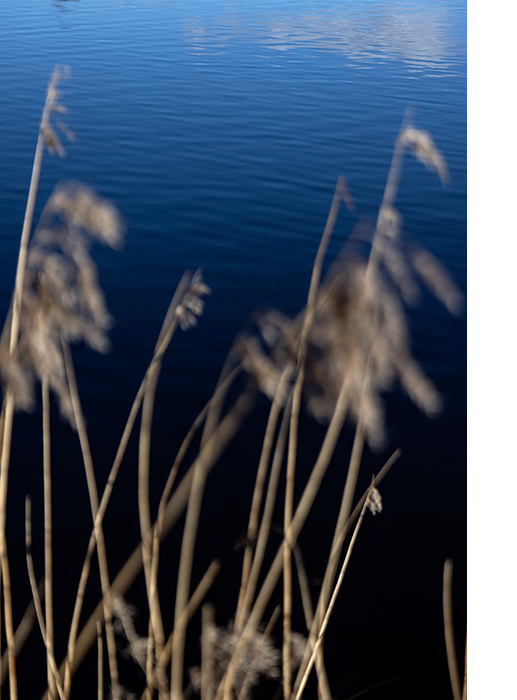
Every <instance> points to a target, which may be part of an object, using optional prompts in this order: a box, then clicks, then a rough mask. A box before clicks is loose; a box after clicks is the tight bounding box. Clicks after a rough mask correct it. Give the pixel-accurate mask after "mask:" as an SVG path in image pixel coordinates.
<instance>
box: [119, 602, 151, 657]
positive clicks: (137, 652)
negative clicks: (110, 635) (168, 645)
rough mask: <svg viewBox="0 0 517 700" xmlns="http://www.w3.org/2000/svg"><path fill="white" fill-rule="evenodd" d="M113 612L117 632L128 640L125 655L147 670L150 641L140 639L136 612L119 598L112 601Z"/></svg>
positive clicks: (144, 638)
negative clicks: (136, 624) (135, 621)
mask: <svg viewBox="0 0 517 700" xmlns="http://www.w3.org/2000/svg"><path fill="white" fill-rule="evenodd" d="M112 612H113V619H114V625H113V626H114V629H115V632H118V633H120V634H124V636H125V638H126V639H127V648H126V649H125V651H124V653H125V654H126V655H127V656H130V657H131V658H132V659H134V660H135V661H136V662H137V663H138V664H140V666H141V667H142V668H143V669H144V670H145V665H146V660H147V647H148V640H147V637H140V635H139V634H138V633H137V631H136V630H135V625H134V623H133V620H134V618H135V616H136V610H135V609H134V608H133V607H132V606H131V605H129V604H128V603H127V602H126V601H125V600H124V598H121V597H120V596H119V597H117V598H114V599H113V600H112Z"/></svg>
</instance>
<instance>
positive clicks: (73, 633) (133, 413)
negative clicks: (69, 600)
mask: <svg viewBox="0 0 517 700" xmlns="http://www.w3.org/2000/svg"><path fill="white" fill-rule="evenodd" d="M186 279H187V276H186V275H184V276H183V277H182V279H181V281H180V285H184V284H185V281H186ZM174 310H175V306H174V307H173V306H172V302H171V305H170V306H169V310H168V311H167V314H166V316H165V319H164V321H163V324H162V328H161V331H160V334H159V337H158V340H157V343H156V346H155V349H154V353H153V357H152V359H151V362H150V364H149V367H148V368H147V371H146V374H145V376H144V379H143V380H142V383H141V384H140V387H139V389H138V392H137V394H136V396H135V399H134V401H133V405H132V407H131V410H130V412H129V416H128V419H127V421H126V425H125V427H124V431H123V433H122V437H121V439H120V443H119V446H118V449H117V453H116V455H115V459H114V461H113V466H112V467H111V471H110V474H109V476H108V480H107V482H106V486H105V487H104V492H103V494H102V500H101V503H100V505H99V510H98V513H97V518H96V521H95V523H94V525H93V530H92V534H91V536H90V541H89V544H88V550H87V553H86V557H85V561H84V564H83V569H82V571H81V576H80V581H79V586H78V590H77V595H76V602H75V606H74V612H73V616H72V624H71V626H70V634H69V637H68V655H67V663H66V670H65V692H66V695H67V698H68V697H69V695H70V690H71V680H72V676H71V666H72V665H73V659H74V654H75V644H76V639H77V633H78V630H79V620H80V617H81V610H82V604H83V600H84V593H85V590H86V584H87V581H88V576H89V573H90V564H91V558H92V556H93V553H94V551H95V528H96V527H98V526H99V525H100V524H102V520H103V518H104V514H105V513H106V509H107V507H108V503H109V499H110V497H111V494H112V492H113V488H114V486H115V481H116V479H117V476H118V472H119V470H120V466H121V464H122V459H123V458H124V455H125V452H126V448H127V445H128V442H129V438H130V436H131V433H132V430H133V426H134V424H135V421H136V417H137V415H138V411H139V410H140V406H141V403H142V398H143V396H144V389H145V385H146V381H147V376H148V372H149V370H150V367H151V366H152V365H153V363H156V362H159V361H160V357H161V356H162V355H163V354H164V353H165V351H166V349H167V342H166V341H167V338H169V334H168V329H169V328H170V326H171V323H172V322H173V321H174Z"/></svg>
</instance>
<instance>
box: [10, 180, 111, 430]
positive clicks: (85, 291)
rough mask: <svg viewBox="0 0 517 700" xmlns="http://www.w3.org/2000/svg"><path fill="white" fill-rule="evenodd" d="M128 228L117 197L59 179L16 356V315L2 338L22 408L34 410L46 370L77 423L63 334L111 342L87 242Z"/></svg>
mask: <svg viewBox="0 0 517 700" xmlns="http://www.w3.org/2000/svg"><path fill="white" fill-rule="evenodd" d="M122 234H123V229H122V222H121V219H120V216H119V214H118V212H117V210H116V209H115V207H113V205H111V204H109V203H108V202H106V201H104V200H103V199H101V198H100V197H98V196H97V195H96V194H95V193H94V192H93V191H92V190H90V189H89V188H87V187H86V186H84V185H80V184H78V183H74V182H73V183H60V184H58V185H57V186H56V188H55V190H54V192H53V193H52V195H51V197H50V199H49V200H48V202H47V204H46V206H45V208H44V210H43V212H42V214H41V218H40V221H39V224H38V226H37V228H36V231H35V233H34V236H33V239H32V241H31V245H30V247H29V252H28V256H27V268H26V272H25V276H24V288H23V293H22V302H21V314H20V337H19V342H18V347H17V351H16V354H15V356H14V357H11V356H10V354H9V333H10V319H8V320H7V323H6V326H5V328H4V333H3V335H2V340H1V342H0V372H1V375H2V379H3V381H4V384H7V385H9V386H10V387H11V389H12V391H13V395H14V400H15V406H16V407H17V408H20V409H23V410H31V408H32V407H33V404H34V398H33V385H34V381H35V380H36V379H38V380H42V379H43V378H44V377H47V378H48V380H49V385H50V388H51V389H52V390H53V391H54V393H55V395H56V397H57V399H58V403H59V407H60V411H61V414H62V416H63V417H64V418H66V419H67V420H68V421H69V422H70V424H71V425H72V426H74V418H73V411H72V404H71V398H70V392H69V390H68V386H67V381H66V372H65V366H64V360H63V355H62V342H63V341H67V342H80V341H83V342H85V343H86V344H87V345H89V346H90V347H91V348H93V349H94V350H97V351H99V352H107V351H108V350H109V347H110V344H109V340H108V336H107V331H108V330H109V328H110V327H111V317H110V315H109V313H108V310H107V308H106V304H105V301H104V295H103V292H102V290H101V288H100V286H99V284H98V281H97V271H96V267H95V264H94V262H93V260H92V259H91V257H90V254H89V248H90V244H91V241H92V240H99V241H101V242H102V243H104V244H106V245H108V246H111V247H115V246H119V245H120V244H121V242H122Z"/></svg>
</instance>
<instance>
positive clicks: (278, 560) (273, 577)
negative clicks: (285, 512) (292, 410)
mask: <svg viewBox="0 0 517 700" xmlns="http://www.w3.org/2000/svg"><path fill="white" fill-rule="evenodd" d="M347 388H348V387H347V384H346V382H343V385H342V387H341V390H340V392H339V396H338V400H337V403H336V408H335V410H334V414H333V416H332V419H331V421H330V424H329V426H328V428H327V432H326V434H325V438H324V440H323V444H322V447H321V449H320V453H319V455H318V458H317V460H316V463H315V465H314V468H313V470H312V473H311V475H310V477H309V480H308V482H307V485H306V486H305V490H304V492H303V495H302V498H301V500H300V502H299V504H298V507H297V509H296V512H295V514H294V517H293V519H292V521H291V525H290V526H289V530H288V532H287V533H285V537H288V541H289V542H291V543H292V544H294V543H295V542H296V539H297V538H298V535H299V533H300V531H301V529H302V527H303V525H304V523H305V520H306V519H307V516H308V514H309V511H310V509H311V508H312V504H313V503H314V499H315V498H316V494H317V492H318V490H319V487H320V485H321V482H322V480H323V477H324V476H325V473H326V471H327V467H328V465H329V462H330V459H331V457H332V455H333V453H334V449H335V447H336V443H337V440H338V437H339V435H340V433H341V429H342V427H343V423H344V420H345V417H346V413H347V409H348V395H347V394H348V391H347ZM282 569H283V544H282V545H281V546H280V549H279V550H278V552H277V554H276V556H275V559H274V561H273V563H272V565H271V567H270V569H269V572H268V574H267V576H266V579H265V581H264V583H263V585H262V588H261V590H260V593H259V595H258V597H257V599H256V601H255V605H254V606H253V609H252V611H251V613H250V616H249V619H248V621H247V623H246V625H245V627H244V629H243V631H242V635H241V637H240V639H239V642H238V643H237V645H236V647H235V650H234V653H233V656H232V660H231V661H230V663H229V665H228V669H227V671H226V674H225V677H224V678H223V679H222V681H221V683H220V685H219V689H218V692H217V698H221V697H223V696H224V700H227V698H229V695H230V691H231V687H232V683H233V676H234V673H235V669H236V666H237V663H238V661H237V660H238V658H239V654H240V653H241V651H242V648H243V647H244V646H245V645H246V644H247V643H248V640H249V639H250V637H251V636H252V635H253V633H254V632H255V630H256V629H257V627H258V625H259V624H260V620H261V618H262V615H263V613H264V610H265V608H266V605H267V603H268V601H269V599H270V597H271V595H272V593H273V590H274V588H275V586H276V584H277V582H278V579H279V577H280V575H281V573H282Z"/></svg>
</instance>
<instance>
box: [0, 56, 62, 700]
mask: <svg viewBox="0 0 517 700" xmlns="http://www.w3.org/2000/svg"><path fill="white" fill-rule="evenodd" d="M64 77H65V74H64V72H63V71H60V70H59V68H57V67H56V68H55V69H54V71H53V73H52V76H51V78H50V81H49V84H48V87H47V92H46V96H45V105H44V107H43V113H42V117H41V121H40V126H39V133H38V140H37V144H36V152H35V154H34V160H33V164H32V173H31V180H30V185H29V193H28V197H27V205H26V208H25V215H24V220H23V226H22V234H21V239H20V247H19V253H18V263H17V267H16V277H15V285H14V294H13V304H12V309H13V312H12V316H11V324H10V340H9V355H10V356H11V357H14V355H15V353H16V349H17V344H18V333H19V327H20V314H21V305H22V294H23V285H24V277H25V268H26V264H27V251H28V246H29V237H30V230H31V227H32V220H33V218H34V207H35V204H36V195H37V191H38V184H39V178H40V172H41V162H42V159H43V151H44V148H45V146H47V148H48V149H49V151H52V150H57V151H58V152H59V153H60V154H62V151H63V148H62V146H61V144H60V142H59V139H58V138H57V135H56V133H55V131H54V129H53V128H52V126H51V124H50V117H51V114H52V113H53V112H64V111H65V109H64V107H63V106H62V105H60V104H59V103H58V102H57V97H58V91H57V83H58V82H59V80H61V79H63V78H64ZM13 409H14V400H13V396H12V394H11V391H10V389H9V388H8V389H7V390H6V392H5V396H4V410H5V415H6V420H5V421H4V423H3V431H2V452H1V457H0V559H1V566H2V578H3V591H4V608H5V613H4V617H5V631H6V637H7V647H8V649H9V650H10V656H9V659H10V662H9V693H10V698H11V700H16V698H17V694H18V693H17V681H16V662H15V654H14V651H15V649H14V630H13V621H12V599H11V585H10V574H9V563H8V553H7V540H6V537H5V525H6V510H7V488H8V473H9V458H10V445H11V439H12V424H13V415H12V414H13Z"/></svg>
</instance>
